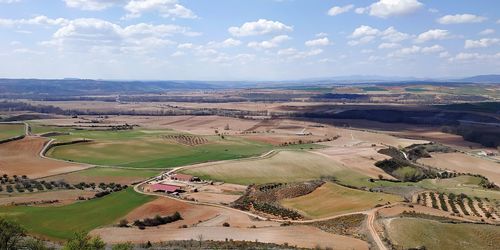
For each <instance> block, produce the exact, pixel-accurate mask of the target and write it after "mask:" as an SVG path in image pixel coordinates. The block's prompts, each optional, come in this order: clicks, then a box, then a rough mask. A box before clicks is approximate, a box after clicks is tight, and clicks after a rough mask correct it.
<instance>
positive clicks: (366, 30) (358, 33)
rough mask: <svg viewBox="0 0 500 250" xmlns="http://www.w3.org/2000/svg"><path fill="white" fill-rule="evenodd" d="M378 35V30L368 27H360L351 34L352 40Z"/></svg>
mask: <svg viewBox="0 0 500 250" xmlns="http://www.w3.org/2000/svg"><path fill="white" fill-rule="evenodd" d="M379 33H380V30H378V29H375V28H372V27H370V26H368V25H361V26H359V27H357V28H356V29H355V30H354V31H353V32H352V34H351V37H352V38H358V37H362V36H375V35H378V34H379Z"/></svg>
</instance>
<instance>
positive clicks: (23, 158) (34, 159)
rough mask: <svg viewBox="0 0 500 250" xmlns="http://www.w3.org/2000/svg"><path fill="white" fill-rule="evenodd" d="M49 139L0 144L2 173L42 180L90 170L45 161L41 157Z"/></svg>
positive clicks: (81, 166)
mask: <svg viewBox="0 0 500 250" xmlns="http://www.w3.org/2000/svg"><path fill="white" fill-rule="evenodd" d="M46 141H47V139H44V138H40V137H26V138H24V139H22V140H17V141H12V142H8V143H4V144H0V171H2V174H8V175H11V176H12V175H27V176H28V177H29V178H40V177H45V176H49V175H55V174H61V173H67V172H71V171H77V170H82V169H85V168H88V166H85V165H78V164H73V163H67V162H63V161H56V160H50V159H44V158H41V157H40V156H39V153H40V150H41V149H42V148H43V146H44V144H45V142H46Z"/></svg>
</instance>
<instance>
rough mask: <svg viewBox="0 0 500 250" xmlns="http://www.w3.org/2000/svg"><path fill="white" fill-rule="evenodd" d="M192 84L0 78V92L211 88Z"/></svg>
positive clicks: (142, 90)
mask: <svg viewBox="0 0 500 250" xmlns="http://www.w3.org/2000/svg"><path fill="white" fill-rule="evenodd" d="M214 87H216V86H213V85H212V84H208V83H204V82H196V81H108V80H88V79H57V80H42V79H0V93H2V94H23V95H69V96H71V95H98V94H123V93H127V94H134V93H159V92H164V91H169V90H183V89H212V88H214Z"/></svg>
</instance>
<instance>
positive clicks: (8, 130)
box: [0, 124, 24, 141]
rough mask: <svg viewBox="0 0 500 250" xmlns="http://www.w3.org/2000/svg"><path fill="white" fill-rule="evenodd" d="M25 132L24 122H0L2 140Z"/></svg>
mask: <svg viewBox="0 0 500 250" xmlns="http://www.w3.org/2000/svg"><path fill="white" fill-rule="evenodd" d="M23 134H24V124H0V141H1V140H5V139H8V138H12V137H16V136H20V135H23Z"/></svg>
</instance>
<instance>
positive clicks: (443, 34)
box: [415, 29, 450, 43]
mask: <svg viewBox="0 0 500 250" xmlns="http://www.w3.org/2000/svg"><path fill="white" fill-rule="evenodd" d="M447 38H450V32H449V31H447V30H441V29H433V30H428V31H426V32H423V33H421V34H420V35H418V37H417V38H416V39H415V42H417V43H424V42H427V41H431V40H443V39H447Z"/></svg>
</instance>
